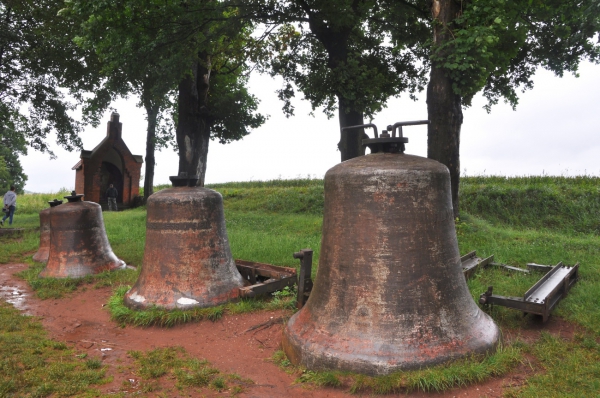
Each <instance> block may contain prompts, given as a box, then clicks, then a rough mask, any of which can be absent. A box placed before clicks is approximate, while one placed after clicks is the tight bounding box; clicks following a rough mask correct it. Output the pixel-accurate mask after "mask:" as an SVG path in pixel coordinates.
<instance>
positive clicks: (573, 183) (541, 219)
mask: <svg viewBox="0 0 600 398" xmlns="http://www.w3.org/2000/svg"><path fill="white" fill-rule="evenodd" d="M460 208H461V211H465V212H466V213H468V214H471V215H476V216H478V217H481V218H484V219H486V220H488V221H491V222H494V223H500V224H503V225H506V226H510V227H514V228H519V229H523V228H527V229H538V230H539V229H545V230H553V231H563V232H567V233H583V234H595V235H600V217H598V214H600V178H598V177H588V176H584V177H550V176H545V177H535V176H532V177H512V178H507V177H467V178H462V179H461V185H460Z"/></svg>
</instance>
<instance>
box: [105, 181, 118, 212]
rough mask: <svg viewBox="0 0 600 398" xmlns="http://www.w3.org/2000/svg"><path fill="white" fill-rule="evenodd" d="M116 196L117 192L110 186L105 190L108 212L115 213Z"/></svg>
mask: <svg viewBox="0 0 600 398" xmlns="http://www.w3.org/2000/svg"><path fill="white" fill-rule="evenodd" d="M117 196H119V193H118V192H117V188H115V187H114V186H113V184H110V185H109V186H108V189H107V190H106V198H107V199H108V210H114V211H117V210H118V209H117Z"/></svg>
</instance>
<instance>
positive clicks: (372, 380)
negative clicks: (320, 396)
mask: <svg viewBox="0 0 600 398" xmlns="http://www.w3.org/2000/svg"><path fill="white" fill-rule="evenodd" d="M272 360H273V362H275V363H277V364H278V365H279V366H281V367H282V368H284V369H289V370H291V371H292V372H294V373H297V374H300V376H299V377H298V379H297V380H296V382H297V383H305V384H312V385H316V386H319V387H344V388H346V389H348V390H349V391H350V392H351V393H353V394H402V393H409V392H413V391H424V392H442V391H447V390H450V389H452V388H460V387H466V386H469V385H472V384H476V383H480V382H482V381H484V380H486V379H489V378H491V377H495V376H501V375H504V374H506V373H507V372H509V371H510V370H512V369H514V368H515V367H516V366H518V365H520V364H521V363H523V361H524V357H523V355H522V350H521V347H520V346H518V345H513V346H508V347H502V346H501V347H500V348H499V349H498V350H497V351H496V352H495V353H493V354H491V355H487V356H484V357H473V358H466V359H462V360H458V361H454V362H451V363H449V364H444V365H438V366H434V367H431V368H427V369H422V370H414V371H405V372H394V373H391V374H389V375H386V376H375V377H370V376H365V375H359V374H354V373H350V372H338V371H311V370H306V369H302V368H300V367H294V366H293V365H292V364H291V363H290V362H289V360H288V359H287V358H286V356H285V353H284V352H283V351H276V352H275V354H274V355H273V358H272Z"/></svg>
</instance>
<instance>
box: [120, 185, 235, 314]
mask: <svg viewBox="0 0 600 398" xmlns="http://www.w3.org/2000/svg"><path fill="white" fill-rule="evenodd" d="M147 210H148V216H147V217H148V218H147V221H146V248H145V249H144V261H143V265H142V271H141V273H140V276H139V278H138V280H137V281H136V283H135V285H134V286H133V287H132V288H131V289H130V290H129V291H128V292H127V293H126V295H125V305H127V306H128V307H130V308H138V309H143V308H148V307H151V306H158V307H161V308H164V309H175V308H194V307H212V306H216V305H219V304H222V303H225V302H227V301H229V300H231V299H233V298H237V297H238V295H239V290H238V289H239V288H240V287H242V286H243V280H242V276H241V275H240V273H239V272H238V270H237V268H236V266H235V263H234V260H233V257H232V255H231V249H230V247H229V240H228V238H227V230H226V229H225V216H224V213H223V198H222V196H221V194H220V193H218V192H216V191H213V190H211V189H207V188H201V187H188V186H184V187H173V188H169V189H165V190H162V191H159V192H157V193H155V194H153V195H152V196H150V198H148V203H147Z"/></svg>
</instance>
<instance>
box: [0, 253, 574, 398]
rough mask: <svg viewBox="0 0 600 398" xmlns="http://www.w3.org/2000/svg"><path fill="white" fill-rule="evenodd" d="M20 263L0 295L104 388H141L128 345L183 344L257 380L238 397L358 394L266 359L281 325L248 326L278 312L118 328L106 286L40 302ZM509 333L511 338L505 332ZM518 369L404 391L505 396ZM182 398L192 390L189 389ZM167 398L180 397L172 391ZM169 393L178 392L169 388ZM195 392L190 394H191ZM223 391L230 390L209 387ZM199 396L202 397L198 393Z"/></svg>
mask: <svg viewBox="0 0 600 398" xmlns="http://www.w3.org/2000/svg"><path fill="white" fill-rule="evenodd" d="M26 268H27V265H25V264H4V265H0V297H1V298H3V299H4V300H5V301H8V302H10V303H12V304H13V305H15V307H17V308H19V309H20V310H21V311H23V312H24V313H26V314H29V315H34V316H38V317H40V319H41V320H42V323H43V325H44V327H45V329H46V330H47V331H48V333H49V335H50V337H51V338H53V339H55V340H59V341H64V342H67V343H69V344H70V345H72V346H75V347H77V349H78V350H80V351H82V352H86V353H87V354H88V355H89V356H90V357H97V358H102V360H103V362H104V363H105V364H106V365H110V366H109V367H108V368H109V370H108V372H107V373H108V374H109V375H112V376H113V377H114V378H113V381H112V382H111V383H109V384H106V385H103V386H100V390H101V391H102V392H104V393H110V392H118V391H123V386H124V385H128V383H129V384H130V385H131V387H130V388H127V391H129V392H132V393H133V392H136V391H138V387H139V385H138V380H137V379H138V377H137V376H136V375H135V374H133V373H131V370H130V369H131V367H130V366H129V365H131V364H132V359H131V358H130V357H129V356H128V355H127V351H130V350H139V351H147V350H151V349H154V348H159V347H170V346H182V347H184V348H185V350H186V351H187V352H188V353H189V354H190V355H191V356H193V357H197V358H206V359H207V360H208V361H209V362H210V363H211V364H212V365H213V366H215V367H216V368H218V369H219V370H221V371H222V372H227V373H237V374H239V375H240V376H242V377H243V378H249V379H251V380H253V381H254V383H255V384H254V385H250V386H248V387H246V389H245V391H244V393H242V394H241V395H240V396H241V397H260V398H269V397H292V398H295V397H331V398H335V397H351V396H352V397H355V396H356V395H350V394H348V393H347V392H345V391H343V390H340V389H331V388H319V389H311V388H307V387H305V386H301V385H297V384H294V380H295V379H296V377H297V376H294V375H289V374H287V373H285V372H284V371H283V370H281V369H280V368H279V367H278V366H276V365H275V364H273V363H271V362H270V361H269V359H270V358H271V356H272V355H273V353H274V352H275V351H276V350H278V349H279V347H280V343H281V328H282V325H281V324H274V325H272V326H270V327H267V328H258V329H256V330H252V331H248V329H250V328H251V327H252V326H255V325H259V324H262V323H265V322H268V321H269V320H271V319H277V318H278V317H280V316H281V315H282V314H281V313H280V312H278V311H269V312H259V313H252V314H243V315H225V316H223V318H222V319H221V320H219V321H217V322H211V321H204V322H200V323H194V324H187V325H182V326H176V327H173V328H169V329H165V328H158V327H150V328H134V327H126V328H121V327H119V326H118V325H117V324H115V323H114V322H112V321H111V320H110V317H109V313H108V311H107V310H106V309H105V308H104V304H105V303H106V302H107V301H108V298H109V297H110V295H111V294H112V290H111V288H101V289H94V288H88V289H80V290H79V291H77V292H75V293H74V294H72V295H71V296H69V297H66V298H63V299H56V300H39V299H37V298H35V297H34V295H33V294H32V292H31V289H30V288H29V286H28V284H27V283H26V282H25V281H23V280H21V279H19V278H17V277H15V276H14V273H16V272H19V271H21V270H23V269H26ZM572 329H573V328H572V327H571V326H570V325H569V324H566V323H564V322H561V321H560V320H554V319H551V320H550V321H549V322H548V324H546V325H545V326H544V330H547V331H550V332H552V333H554V334H557V333H558V334H562V335H563V337H566V336H565V334H570V335H572ZM540 330H541V326H540V327H539V328H537V327H533V328H532V329H531V330H527V331H525V332H523V333H520V334H521V336H522V338H525V339H528V340H529V339H532V340H533V339H536V338H537V336H539V332H540ZM508 338H511V336H508ZM525 369H526V367H525V366H523V369H518V370H517V371H515V372H514V373H512V374H509V375H506V376H505V377H503V378H499V379H492V380H490V381H488V382H486V383H483V384H480V385H476V386H471V387H468V388H464V389H457V390H453V391H450V392H446V393H444V394H435V393H429V394H425V393H414V394H409V395H402V396H405V397H415V398H416V397H465V398H475V397H489V398H493V397H498V398H499V397H502V392H503V390H504V389H505V388H507V387H509V386H515V385H521V384H522V383H524V380H525V377H524V376H523V375H521V373H520V372H523V371H525ZM185 392H186V394H185V395H184V396H194V395H190V391H189V390H186V391H185ZM169 394H170V396H177V395H171V393H169ZM172 394H177V390H174V391H173V392H172ZM192 394H193V392H192ZM213 395H214V396H227V395H228V394H227V393H221V394H218V393H214V394H213ZM198 396H200V395H198Z"/></svg>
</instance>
